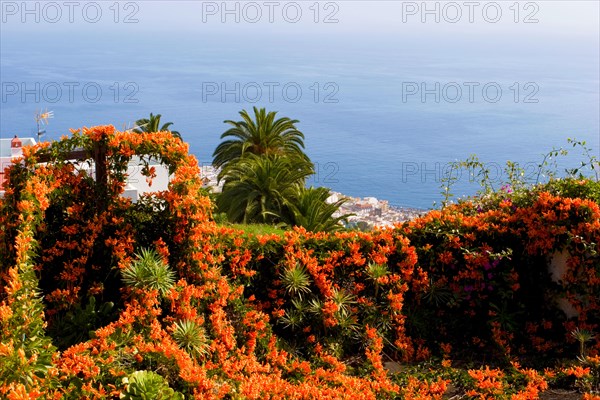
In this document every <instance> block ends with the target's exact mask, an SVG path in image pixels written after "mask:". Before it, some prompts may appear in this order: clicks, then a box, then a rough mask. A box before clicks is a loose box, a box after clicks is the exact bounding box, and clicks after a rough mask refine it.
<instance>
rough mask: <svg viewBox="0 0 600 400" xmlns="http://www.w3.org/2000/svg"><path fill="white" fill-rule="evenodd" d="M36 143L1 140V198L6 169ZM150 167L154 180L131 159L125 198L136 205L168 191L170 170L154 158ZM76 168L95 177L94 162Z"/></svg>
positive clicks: (81, 164) (29, 140)
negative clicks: (142, 197)
mask: <svg viewBox="0 0 600 400" xmlns="http://www.w3.org/2000/svg"><path fill="white" fill-rule="evenodd" d="M35 143H36V141H35V139H33V138H29V137H28V138H20V137H18V136H17V135H15V136H14V137H13V138H10V139H0V167H1V168H0V196H2V195H3V194H4V181H5V177H4V169H5V168H6V167H8V166H10V165H11V164H12V161H13V160H14V159H16V158H19V157H21V156H22V155H23V147H24V146H32V145H35ZM148 166H149V167H153V168H154V173H155V177H154V178H152V180H150V179H148V178H147V177H145V176H144V175H143V174H142V170H143V168H144V167H145V165H144V163H143V162H142V161H141V160H140V159H139V158H138V157H133V158H132V159H131V161H130V162H129V165H128V168H127V175H128V178H127V183H126V186H125V191H124V192H123V197H127V198H129V199H131V201H133V202H134V203H135V202H136V201H138V199H139V198H140V196H141V195H143V194H144V193H152V192H159V191H163V190H167V189H168V187H169V170H168V169H167V167H166V166H164V165H163V164H161V163H160V162H158V160H154V159H152V158H151V159H150V160H148ZM76 168H77V169H78V170H80V171H87V172H88V173H89V174H90V176H95V170H96V166H95V164H94V161H93V160H88V161H86V162H79V163H77V165H76Z"/></svg>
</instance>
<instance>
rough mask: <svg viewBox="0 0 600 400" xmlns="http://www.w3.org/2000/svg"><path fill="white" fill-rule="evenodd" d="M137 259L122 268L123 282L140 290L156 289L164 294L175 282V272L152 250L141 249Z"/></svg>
mask: <svg viewBox="0 0 600 400" xmlns="http://www.w3.org/2000/svg"><path fill="white" fill-rule="evenodd" d="M136 257H137V259H136V260H135V261H134V262H133V263H131V264H130V265H129V266H128V267H126V268H125V269H123V270H122V272H121V274H122V277H123V282H124V283H125V284H126V285H127V286H129V287H131V288H136V289H142V290H144V289H145V290H158V292H159V293H160V294H161V295H162V296H164V295H165V294H166V293H167V292H168V291H169V290H170V289H171V288H172V287H173V284H174V283H175V273H174V272H173V271H171V269H170V268H169V266H168V265H167V264H166V263H165V262H164V261H163V259H162V257H161V256H160V255H159V254H158V253H157V252H156V251H154V250H148V249H141V251H140V253H139V254H136Z"/></svg>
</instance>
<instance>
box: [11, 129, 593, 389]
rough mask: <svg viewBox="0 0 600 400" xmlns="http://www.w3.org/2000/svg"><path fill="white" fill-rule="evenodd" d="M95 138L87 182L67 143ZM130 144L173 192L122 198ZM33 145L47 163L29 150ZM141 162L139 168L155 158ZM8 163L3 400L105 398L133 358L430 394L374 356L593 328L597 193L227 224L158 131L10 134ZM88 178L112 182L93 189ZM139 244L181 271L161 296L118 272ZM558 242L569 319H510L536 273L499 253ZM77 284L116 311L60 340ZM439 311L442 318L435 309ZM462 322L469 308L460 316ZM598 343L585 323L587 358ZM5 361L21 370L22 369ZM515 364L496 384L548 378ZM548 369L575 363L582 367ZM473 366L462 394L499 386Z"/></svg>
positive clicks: (299, 382) (210, 381)
mask: <svg viewBox="0 0 600 400" xmlns="http://www.w3.org/2000/svg"><path fill="white" fill-rule="evenodd" d="M98 146H102V147H103V148H104V149H105V150H106V155H107V160H108V166H109V176H108V179H107V181H106V187H102V188H99V187H98V186H99V185H98V182H96V181H95V180H94V179H93V178H92V177H91V176H90V175H88V174H87V173H86V172H85V171H84V170H83V169H78V167H77V164H74V163H72V162H71V161H70V160H69V159H68V157H66V156H65V154H66V153H68V151H70V150H73V149H75V148H84V149H87V150H89V151H90V152H91V153H92V152H93V151H94V150H95V149H98V148H99V147H98ZM134 155H136V156H140V157H154V158H156V159H159V160H161V162H162V163H163V164H165V165H166V166H167V167H168V168H169V170H170V172H171V173H172V176H171V180H170V183H169V190H168V191H166V192H160V193H156V194H155V195H154V196H153V197H152V196H148V197H146V198H144V199H142V201H141V203H140V204H141V205H136V206H134V205H133V204H131V202H130V201H129V200H127V199H124V198H122V197H121V196H120V195H121V193H122V192H123V190H124V186H125V182H126V179H127V176H126V168H127V164H128V162H129V160H130V159H131V157H132V156H134ZM41 156H45V157H50V159H51V160H52V161H51V162H49V163H45V164H39V163H38V162H37V160H38V159H39V157H41ZM145 173H146V174H147V175H148V176H147V178H148V179H150V180H151V179H152V177H153V175H154V173H155V171H154V170H153V169H151V168H146V169H145ZM8 180H9V181H8V182H9V185H10V187H9V189H8V190H7V192H6V195H5V198H4V200H2V203H0V205H1V208H2V210H4V211H6V212H4V213H2V216H0V224H1V225H2V226H3V227H4V229H3V231H2V232H1V233H0V256H1V257H3V260H5V261H3V263H2V265H1V268H2V269H1V270H0V273H1V276H0V278H1V279H2V281H3V284H2V286H1V287H0V339H1V340H2V341H1V342H0V395H2V396H6V397H7V398H10V399H20V398H56V399H59V398H65V399H66V398H89V399H92V398H110V397H112V398H117V397H119V396H121V395H123V394H124V393H125V392H126V391H127V390H128V386H127V385H128V384H127V382H128V381H127V379H126V378H127V377H128V376H129V375H130V374H132V373H133V372H135V371H144V370H154V371H156V372H158V373H159V374H160V375H161V376H162V377H163V378H164V380H165V384H168V385H169V386H170V387H171V388H173V389H175V390H177V391H179V392H181V393H186V394H188V395H189V396H194V397H195V398H202V399H205V398H207V399H208V398H215V399H217V398H234V397H235V398H250V399H262V398H296V399H312V398H331V399H333V398H337V399H345V398H360V399H375V398H395V397H400V398H404V399H441V398H442V396H443V394H444V393H445V392H446V390H447V388H448V384H449V380H448V379H443V378H441V377H440V378H438V379H437V380H419V379H416V378H413V377H409V378H408V380H407V381H406V382H405V384H399V383H398V382H399V381H398V380H394V378H393V377H392V376H391V374H389V373H388V371H387V370H386V368H385V367H384V365H385V363H384V354H385V357H386V358H387V359H392V360H395V361H404V362H410V361H415V360H424V359H428V358H430V357H431V354H432V352H433V349H441V353H442V356H443V358H444V363H445V364H443V365H444V367H446V368H449V366H450V364H451V362H450V359H451V356H452V352H453V349H454V348H461V346H467V347H469V346H471V347H472V346H475V347H481V348H485V349H490V348H492V347H494V346H495V348H496V351H501V352H502V353H503V355H505V356H510V357H512V355H513V352H514V351H513V349H514V348H515V346H516V347H517V348H516V350H517V352H524V349H525V348H526V347H527V345H529V344H532V345H533V346H535V348H538V349H545V350H549V349H552V350H556V349H557V347H559V346H560V343H559V340H571V343H572V339H568V338H569V335H568V333H569V332H570V330H572V329H574V328H575V327H579V328H581V329H589V330H594V329H596V330H597V329H598V324H599V323H600V318H599V312H600V299H599V298H598V297H597V295H596V294H597V293H598V290H599V287H600V272H599V271H598V267H597V266H598V257H597V256H596V255H594V253H592V252H591V251H590V244H593V243H598V242H600V209H599V207H598V205H597V204H596V203H594V202H593V201H590V200H584V199H571V198H564V197H560V196H553V195H551V194H549V193H540V194H539V196H537V198H535V199H534V200H533V201H532V203H531V204H528V205H527V206H517V205H514V204H512V203H511V202H510V201H502V202H501V203H500V204H499V205H498V206H497V207H493V208H490V209H487V210H479V209H477V207H476V206H475V205H474V204H471V203H467V204H462V205H457V206H451V207H448V208H447V209H444V210H441V211H431V212H429V213H428V214H426V215H425V216H423V217H421V218H418V219H416V220H415V221H412V222H410V223H407V224H403V225H401V226H397V227H396V228H395V229H387V230H377V231H374V232H371V233H360V232H344V233H336V234H326V233H311V232H306V231H305V230H303V229H294V230H292V231H290V232H286V234H285V236H284V237H280V236H278V235H262V236H257V237H253V236H250V235H240V232H238V231H235V230H233V229H229V228H226V227H219V226H217V225H216V224H215V223H214V222H213V221H212V220H211V218H210V217H211V216H210V213H211V212H210V210H211V203H210V200H209V199H208V198H207V197H205V196H202V194H201V188H202V183H201V180H200V175H199V168H198V164H197V161H196V160H195V158H194V157H193V156H191V155H189V154H188V147H187V145H185V144H184V143H183V142H182V141H181V140H179V139H177V138H174V137H173V136H172V135H171V134H170V133H168V132H159V133H152V134H150V133H143V134H138V133H131V132H119V131H117V130H115V129H114V128H113V127H112V126H100V127H94V128H90V129H83V130H82V131H73V132H72V136H71V137H68V138H63V139H62V140H61V141H60V142H56V143H55V144H54V145H53V146H52V147H49V146H48V145H47V144H41V145H37V146H35V147H33V148H25V149H24V158H23V160H21V163H20V164H15V166H13V168H12V172H11V173H10V174H9V175H8ZM99 190H102V191H99ZM98 193H102V194H104V195H105V196H106V197H107V199H106V201H104V202H102V206H98V204H97V196H98ZM142 206H145V207H146V208H141V207H142ZM136 207H137V208H136ZM140 210H141V211H140ZM144 213H145V214H144ZM140 215H143V216H144V217H148V218H149V221H150V222H148V220H145V219H144V218H142V217H140ZM138 224H146V225H143V226H144V227H149V229H140V225H138ZM506 238H513V239H511V240H512V242H511V243H508V245H511V246H512V245H513V244H514V243H520V246H521V248H518V250H519V253H518V254H516V253H515V252H514V251H515V248H517V247H515V246H517V245H515V246H512V247H511V249H510V250H511V251H512V253H511V251H509V249H508V247H507V246H504V245H503V244H502V242H501V241H502V240H504V239H506ZM142 247H152V248H154V249H156V251H157V253H158V254H159V255H160V257H162V259H163V260H165V261H166V262H167V263H168V265H169V266H170V267H171V268H172V269H173V270H174V271H175V273H176V276H177V280H176V283H175V284H174V285H173V286H172V287H171V288H170V290H168V292H167V293H166V295H164V296H162V295H161V294H160V293H159V292H158V291H142V290H139V289H133V288H128V287H125V286H124V285H123V284H122V282H121V280H120V276H119V271H120V270H122V269H124V268H127V266H128V265H130V264H131V262H132V260H133V258H134V252H135V251H136V250H138V249H140V248H142ZM560 248H566V249H567V250H568V252H569V258H568V263H567V264H568V268H567V269H566V273H565V275H564V276H563V277H562V281H561V284H560V285H561V286H560V293H559V295H561V296H563V297H564V298H565V299H567V301H569V302H570V304H571V305H572V307H573V308H574V309H575V310H576V312H577V318H576V319H566V318H562V317H561V318H562V319H560V318H559V319H555V320H552V316H551V315H550V314H548V313H545V314H544V315H543V317H541V318H539V319H535V318H533V317H532V316H530V315H528V316H527V317H524V318H521V317H520V316H519V315H520V314H519V313H518V312H516V311H518V310H515V309H514V308H511V307H512V303H510V302H511V301H515V302H517V301H523V302H525V301H527V299H528V298H527V297H526V296H524V295H523V293H524V288H523V286H524V285H526V284H529V283H531V282H530V281H531V276H529V275H527V271H526V268H527V267H528V266H527V265H524V266H521V265H518V263H515V262H514V260H515V259H518V260H519V261H523V262H525V261H526V260H530V259H541V258H543V257H547V256H548V255H550V254H552V253H553V251H554V250H556V249H560ZM528 257H530V258H528ZM536 257H537V258H536ZM8 264H10V265H8ZM532 265H533V264H532ZM529 267H530V266H529ZM294 268H301V269H302V270H303V271H306V273H307V276H308V281H309V289H310V290H309V292H308V293H305V294H303V296H304V297H302V296H299V295H298V294H295V293H294V292H293V291H290V290H287V289H286V287H285V284H284V282H283V281H282V276H283V275H284V273H285V272H286V271H288V270H290V269H294ZM378 268H379V269H378ZM524 268H525V269H524ZM375 271H379V275H377V274H376V273H375ZM536 273H540V274H541V272H539V271H538V272H536ZM438 289H439V290H438ZM525 289H527V288H525ZM40 290H42V291H43V293H44V299H43V302H42V300H41V298H40V297H39V291H40ZM436 290H437V292H436ZM436 296H437V297H436ZM91 297H94V298H97V299H98V301H105V302H109V301H110V302H113V303H116V304H117V307H118V314H117V315H116V316H115V317H114V318H113V319H112V320H111V321H108V322H107V323H106V324H104V325H103V326H101V327H96V328H95V332H94V333H93V334H92V335H91V336H90V337H89V338H86V340H84V341H81V342H79V343H76V344H74V345H71V346H69V347H68V348H66V349H65V350H64V351H57V350H56V348H54V347H53V346H52V345H51V344H50V342H49V339H48V338H47V337H46V333H45V332H46V331H47V330H49V329H50V330H51V329H58V327H59V326H60V320H61V318H64V317H65V315H73V313H75V312H77V310H81V309H82V308H85V300H86V299H89V298H91ZM500 301H504V303H501V302H500ZM524 304H525V303H524ZM305 308H310V311H305ZM419 310H423V311H422V313H423V314H422V318H423V320H424V321H426V322H427V323H429V322H431V323H432V324H430V325H429V326H428V331H427V332H423V331H422V330H419V329H418V321H419V320H418V318H419V317H418V316H415V313H418V312H419ZM69 313H71V314H69ZM300 317H302V318H300ZM294 318H297V319H294ZM428 318H429V319H428ZM449 320H454V322H455V324H456V325H455V326H453V325H452V324H448V325H446V324H440V323H437V324H436V323H435V322H436V321H449ZM472 320H480V321H481V323H480V324H479V325H477V324H475V323H473V324H471V326H472V330H468V329H467V330H465V331H463V330H462V329H461V328H462V327H463V326H465V324H470V321H472ZM181 321H186V322H189V323H191V324H193V325H194V326H197V327H201V328H203V329H204V332H206V337H205V338H204V340H205V343H202V345H203V346H205V348H204V351H202V352H199V353H193V352H191V351H188V350H186V348H184V347H185V346H182V344H181V343H180V342H178V341H177V339H176V335H175V332H176V331H177V329H178V328H177V327H178V325H177V323H179V322H181ZM457 326H458V327H459V328H458V329H459V330H458V331H457V330H456V329H457V328H456V327H457ZM516 327H520V328H522V330H521V333H517V329H515V328H516ZM434 330H435V331H434ZM550 330H554V331H552V332H551V334H548V335H546V336H544V332H545V331H550ZM556 332H558V336H557V335H556ZM465 333H467V334H465ZM523 335H526V336H527V337H526V338H523ZM26 339H31V340H29V341H27V340H26ZM40 340H41V342H40ZM498 349H500V350H498ZM599 349H600V342H599V341H598V340H596V342H595V343H592V344H591V345H590V346H589V351H590V356H591V357H594V356H597V354H598V350H599ZM5 366H6V367H5ZM8 368H12V369H13V370H14V368H19V369H18V370H19V371H20V372H19V373H20V374H21V378H22V379H21V380H18V379H17V380H15V379H14V377H12V375H11V374H10V371H9V370H8ZM513 368H514V370H515V371H517V372H518V374H520V376H522V377H523V381H524V382H525V384H524V387H523V388H522V390H517V391H512V392H511V397H510V398H511V399H514V400H523V399H535V398H537V396H538V395H539V393H540V392H541V391H543V390H546V389H547V387H548V386H547V382H546V380H545V379H544V377H543V376H542V375H540V374H538V373H537V372H536V371H534V370H530V369H523V368H520V366H519V365H518V364H513ZM562 373H564V374H566V375H572V376H574V377H576V378H577V379H581V378H585V377H587V376H589V374H590V370H589V368H588V369H585V368H581V367H573V368H571V369H568V370H565V371H563V372H562ZM468 375H469V377H470V379H471V380H472V382H471V386H470V388H469V389H468V390H467V391H466V392H467V394H468V395H470V396H473V397H474V398H481V399H488V398H490V399H491V398H496V397H497V396H501V395H502V394H503V393H504V392H505V391H506V390H507V389H508V387H507V380H506V377H505V375H504V372H502V371H501V370H496V369H490V368H488V367H486V368H485V369H477V370H469V371H468ZM507 398H508V397H507ZM587 398H588V399H593V398H594V397H593V396H592V395H591V394H589V395H588V397H587Z"/></svg>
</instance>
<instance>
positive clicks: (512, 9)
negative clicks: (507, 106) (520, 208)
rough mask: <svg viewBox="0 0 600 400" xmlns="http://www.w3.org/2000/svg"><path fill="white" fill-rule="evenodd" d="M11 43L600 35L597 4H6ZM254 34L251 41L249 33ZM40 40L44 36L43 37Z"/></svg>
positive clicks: (511, 0)
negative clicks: (29, 39) (33, 37)
mask: <svg viewBox="0 0 600 400" xmlns="http://www.w3.org/2000/svg"><path fill="white" fill-rule="evenodd" d="M0 3H1V7H0V12H1V22H2V27H1V33H2V35H3V36H4V37H3V39H4V40H10V36H11V35H12V34H14V33H17V32H32V31H43V32H45V33H48V34H49V33H52V32H53V31H58V30H60V31H62V30H73V29H74V28H75V29H77V30H78V31H80V32H87V33H93V32H98V33H100V32H103V31H107V30H109V31H112V32H123V33H127V32H133V31H155V32H158V31H160V32H169V31H182V30H183V31H190V32H196V33H212V32H227V33H236V32H239V33H243V34H252V33H271V32H273V33H283V34H299V35H301V34H311V33H331V34H344V33H365V34H377V33H389V34H392V35H420V34H452V33H462V34H467V35H468V34H472V35H487V34H489V35H506V34H511V35H512V34H517V35H550V36H554V35H558V36H565V35H569V36H570V35H585V36H588V37H590V36H591V37H596V38H597V37H598V36H599V26H600V22H599V14H600V10H599V4H600V2H599V1H597V0H591V1H570V0H551V1H515V0H508V1H495V2H494V1H398V0H391V1H367V0H353V1H352V0H351V1H339V0H337V1H319V2H317V1H314V0H308V1H302V0H301V1H295V2H294V1H226V2H224V1H196V0H190V1H170V0H168V1H167V0H158V1H155V0H141V1H140V0H138V1H118V2H117V1H114V0H109V1H95V2H93V1H27V2H23V1H6V0H1V1H0ZM248 39H251V38H248ZM40 40H42V41H43V40H44V38H43V37H40Z"/></svg>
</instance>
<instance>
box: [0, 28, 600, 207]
mask: <svg viewBox="0 0 600 400" xmlns="http://www.w3.org/2000/svg"><path fill="white" fill-rule="evenodd" d="M55 36H56V37H55V38H54V40H48V41H46V42H44V43H43V44H42V43H40V42H39V38H37V37H36V34H35V33H30V34H28V33H20V34H19V35H14V34H12V36H10V35H8V34H6V32H4V33H3V34H2V37H1V45H2V46H1V55H2V57H1V68H0V78H1V81H2V103H1V113H0V115H1V118H0V135H1V136H2V137H11V136H13V135H15V134H18V135H19V136H29V135H33V134H34V133H35V129H36V127H35V122H34V120H33V116H34V114H35V112H36V111H38V110H40V109H41V110H46V109H47V110H52V111H53V112H54V118H53V119H51V120H50V121H49V125H48V126H47V127H46V129H47V134H46V135H45V136H44V139H45V140H54V139H58V138H60V136H61V135H64V134H67V133H68V132H69V131H68V129H69V128H81V127H83V126H93V125H98V124H113V125H115V126H116V127H117V128H118V129H124V128H130V127H132V126H133V123H134V121H135V120H136V119H139V118H144V117H147V116H148V115H149V114H150V113H151V112H152V113H155V114H156V113H160V114H162V118H163V122H167V121H171V122H173V123H174V125H173V126H172V127H171V128H172V129H175V130H178V131H179V132H180V133H181V135H182V137H183V139H184V140H185V141H186V142H188V143H189V145H190V151H191V152H192V153H193V154H195V155H196V157H197V158H198V160H199V162H200V163H201V164H203V165H207V164H210V162H211V160H212V157H211V156H212V152H213V150H214V148H215V147H216V146H217V144H218V143H219V142H220V139H219V137H220V135H221V133H223V132H224V131H225V130H226V129H227V125H226V124H224V123H223V121H224V120H227V119H232V120H237V119H239V118H238V117H239V115H238V112H239V111H241V110H242V109H246V110H251V109H252V107H255V106H256V107H266V108H267V109H268V110H269V111H278V116H280V117H283V116H286V117H290V118H292V119H297V120H299V121H300V122H299V123H298V124H297V127H298V129H299V130H300V131H302V132H303V133H304V134H305V136H306V139H305V144H306V152H307V154H308V155H309V156H310V158H311V159H312V160H313V162H315V166H316V171H317V174H316V175H315V176H314V177H312V178H310V179H309V181H308V185H315V186H327V187H330V188H331V189H332V190H334V191H336V192H341V193H344V194H346V195H349V196H354V197H365V196H374V197H376V198H378V199H383V200H388V201H389V202H390V204H391V205H393V206H404V207H413V208H421V209H427V208H430V207H432V206H433V204H434V203H436V202H437V204H439V202H440V201H441V200H442V197H441V195H440V191H441V189H440V185H441V181H440V179H441V177H442V175H443V172H444V171H445V168H447V166H448V165H449V163H451V162H453V161H456V160H464V159H466V158H467V157H469V156H470V155H471V154H476V155H477V156H478V157H479V158H480V160H481V161H482V162H485V163H486V165H488V166H489V167H490V169H491V171H492V175H493V176H495V177H496V182H500V180H501V179H502V176H498V172H499V171H500V169H501V168H502V167H503V166H504V164H505V163H506V161H507V160H512V161H514V162H517V163H519V164H520V165H522V166H524V167H525V169H526V173H527V177H530V178H531V179H534V178H535V177H536V172H537V165H538V164H539V163H540V162H541V160H542V157H543V156H542V155H543V154H545V153H547V152H548V151H550V150H552V149H553V148H559V147H565V148H566V147H569V145H568V143H567V138H568V137H575V138H577V139H579V140H586V141H587V142H588V145H589V146H590V147H591V148H592V149H593V152H595V153H594V154H600V122H599V120H600V118H599V114H598V113H599V109H600V101H599V87H600V81H599V77H598V74H599V72H598V71H599V61H598V60H599V55H598V38H593V37H592V38H590V37H584V38H583V39H582V38H575V37H573V38H567V37H562V38H561V37H560V36H557V37H556V38H555V39H556V40H554V41H552V42H547V41H546V39H545V38H543V37H542V38H538V37H535V36H531V37H521V38H519V37H518V36H514V37H511V38H506V40H504V41H498V43H496V42H490V41H489V40H487V39H486V37H480V38H475V37H472V36H469V35H465V36H464V37H461V39H460V40H459V39H456V38H454V39H453V40H445V39H444V40H441V39H440V38H439V36H436V35H433V34H432V35H430V36H427V37H423V38H419V39H415V37H406V38H403V37H397V36H385V35H382V34H373V35H371V36H369V35H362V34H361V35H359V34H356V35H353V34H344V35H341V34H340V35H327V36H323V35H317V34H315V35H304V36H303V37H302V38H300V37H298V36H289V37H286V36H284V35H277V36H270V35H264V37H263V36H261V37H260V39H253V40H248V41H245V40H240V39H239V38H237V39H236V38H235V35H229V36H228V35H222V36H220V37H211V38H210V39H208V38H207V39H205V40H203V39H202V36H201V35H198V34H191V33H189V32H180V33H171V34H169V35H158V34H157V35H156V36H152V37H151V38H150V39H151V40H150V39H149V36H148V34H147V33H137V34H136V33H133V34H131V35H128V36H126V37H120V36H119V35H117V34H110V33H107V34H105V35H104V36H92V35H84V34H82V35H81V36H73V35H70V34H66V33H56V34H55ZM579 160H581V152H580V151H579V150H577V149H572V152H571V154H570V155H569V156H567V157H565V158H564V160H562V161H560V164H559V168H564V167H565V166H573V165H577V164H578V162H579ZM463 175H464V174H463ZM498 186H499V184H498ZM477 189H478V186H477V184H476V183H473V182H469V179H468V177H467V176H466V175H464V176H463V177H462V178H461V180H460V181H459V182H458V183H457V184H456V186H455V189H454V190H453V192H454V193H455V194H456V195H457V196H460V195H470V194H473V193H475V191H476V190H477Z"/></svg>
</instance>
